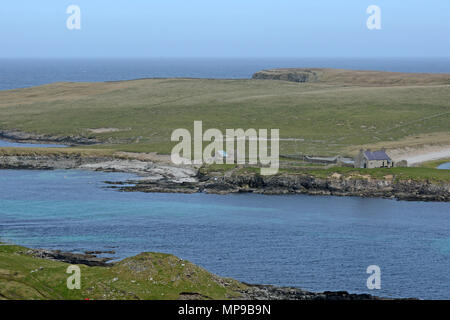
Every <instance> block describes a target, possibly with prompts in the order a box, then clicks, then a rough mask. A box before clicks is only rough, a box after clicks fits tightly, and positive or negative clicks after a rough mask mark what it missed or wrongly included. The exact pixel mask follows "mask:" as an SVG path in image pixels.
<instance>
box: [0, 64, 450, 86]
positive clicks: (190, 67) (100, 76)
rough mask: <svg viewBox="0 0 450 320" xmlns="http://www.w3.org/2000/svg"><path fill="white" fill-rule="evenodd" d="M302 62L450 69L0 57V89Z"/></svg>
mask: <svg viewBox="0 0 450 320" xmlns="http://www.w3.org/2000/svg"><path fill="white" fill-rule="evenodd" d="M302 67H306V68H312V67H316V68H342V69H355V70H380V71H396V72H431V73H450V58H435V59H431V58H427V59H417V58H414V59H412V58H401V59H400V58H396V59H376V58H374V59H357V58H340V59H339V58H333V59H331V58H309V59H308V58H292V59H286V58H271V59H261V58H255V59H212V58H211V59H162V58H161V59H0V90H7V89H15V88H23V87H30V86H36V85H42V84H47V83H53V82H59V81H115V80H130V79H137V78H154V77H163V78H164V77H192V78H222V79H223V78H227V79H236V78H250V77H251V76H252V74H253V73H255V72H257V71H260V70H262V69H270V68H302Z"/></svg>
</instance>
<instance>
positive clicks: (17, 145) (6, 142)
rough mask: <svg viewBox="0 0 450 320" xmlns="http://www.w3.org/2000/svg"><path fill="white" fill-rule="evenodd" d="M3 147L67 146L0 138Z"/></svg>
mask: <svg viewBox="0 0 450 320" xmlns="http://www.w3.org/2000/svg"><path fill="white" fill-rule="evenodd" d="M1 147H14V148H65V147H67V146H65V145H62V144H42V143H18V142H10V141H5V140H0V148H1Z"/></svg>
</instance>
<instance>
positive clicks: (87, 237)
mask: <svg viewBox="0 0 450 320" xmlns="http://www.w3.org/2000/svg"><path fill="white" fill-rule="evenodd" d="M127 177H129V176H128V175H126V174H117V173H116V174H113V173H100V172H85V171H26V170H24V171H15V170H4V171H0V236H1V237H2V238H3V240H9V241H13V242H15V243H19V244H22V245H26V246H30V247H42V248H50V249H62V250H77V251H83V250H111V249H113V250H116V251H117V254H116V255H115V256H117V257H119V258H123V257H127V256H131V255H135V254H137V253H139V252H142V251H158V252H167V253H172V254H175V255H177V256H179V257H182V258H185V259H188V260H191V261H193V262H194V263H197V264H198V265H201V266H203V267H205V268H207V269H208V270H210V271H212V272H214V273H217V274H219V275H222V276H227V277H233V278H236V279H239V280H242V281H246V282H250V283H268V284H275V285H289V286H298V287H302V288H305V289H309V290H314V291H322V290H348V291H351V292H370V293H372V294H377V295H381V296H390V297H420V298H434V299H444V298H446V299H449V298H450V290H449V289H450V273H449V270H450V204H449V203H431V202H429V203H425V202H403V201H393V200H386V199H364V198H357V197H317V196H316V197H314V196H300V195H298V196H264V195H245V194H242V195H225V196H219V195H206V194H192V195H182V194H145V193H121V192H118V191H114V190H111V189H105V188H103V187H104V186H105V185H104V184H103V183H102V181H103V180H119V179H126V178H127ZM373 264H375V265H378V266H380V268H381V271H382V289H381V290H379V291H375V292H374V291H369V290H368V289H367V288H366V279H367V276H368V275H367V274H366V273H365V272H366V268H367V267H368V266H369V265H373Z"/></svg>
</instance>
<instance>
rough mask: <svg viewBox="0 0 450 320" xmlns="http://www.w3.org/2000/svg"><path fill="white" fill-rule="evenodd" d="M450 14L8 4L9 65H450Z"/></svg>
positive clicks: (3, 13) (410, 4)
mask: <svg viewBox="0 0 450 320" xmlns="http://www.w3.org/2000/svg"><path fill="white" fill-rule="evenodd" d="M71 4H76V5H79V6H80V8H81V13H82V17H81V18H82V20H81V27H82V29H81V30H77V31H70V30H68V29H67V28H66V20H67V18H68V16H69V15H68V14H66V9H67V7H68V6H69V5H71ZM372 4H375V5H378V6H380V7H381V9H382V30H379V31H370V30H368V29H367V28H366V20H367V18H368V15H367V14H366V8H367V7H368V6H369V5H372ZM449 16H450V1H449V0H407V1H406V0H341V1H339V0H308V1H304V0H109V1H106V0H70V1H66V0H39V1H37V0H3V1H1V3H0V57H449V56H450V19H449Z"/></svg>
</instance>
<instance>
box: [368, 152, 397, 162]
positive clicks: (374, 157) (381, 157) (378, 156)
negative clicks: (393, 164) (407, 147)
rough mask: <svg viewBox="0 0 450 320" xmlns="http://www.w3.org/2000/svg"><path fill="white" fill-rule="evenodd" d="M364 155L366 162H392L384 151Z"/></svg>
mask: <svg viewBox="0 0 450 320" xmlns="http://www.w3.org/2000/svg"><path fill="white" fill-rule="evenodd" d="M364 155H365V156H366V158H367V159H368V160H389V161H392V160H391V158H389V156H388V155H387V154H386V152H385V151H384V150H378V151H369V150H368V151H364Z"/></svg>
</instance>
